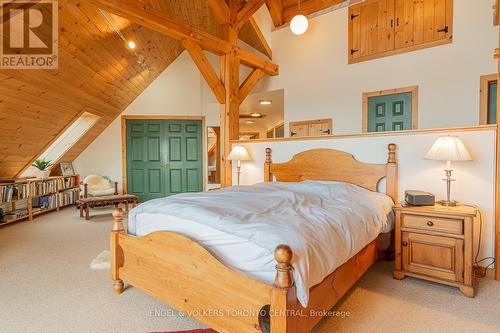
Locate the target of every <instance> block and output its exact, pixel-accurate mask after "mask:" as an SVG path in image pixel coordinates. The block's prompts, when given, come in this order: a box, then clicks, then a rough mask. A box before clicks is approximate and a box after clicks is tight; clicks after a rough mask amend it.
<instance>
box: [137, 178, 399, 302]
mask: <svg viewBox="0 0 500 333" xmlns="http://www.w3.org/2000/svg"><path fill="white" fill-rule="evenodd" d="M392 206H393V202H392V200H391V199H390V198H389V197H388V196H387V195H385V194H383V193H377V192H372V191H368V190H366V189H363V188H361V187H359V186H356V185H352V184H348V183H341V182H325V181H304V182H301V183H280V182H273V183H261V184H256V185H253V186H240V187H231V188H226V189H223V190H219V191H210V192H204V193H185V194H179V195H175V196H171V197H167V198H161V199H155V200H151V201H148V202H145V203H143V204H141V205H139V206H137V207H136V208H134V209H132V210H131V211H130V214H129V219H128V232H129V233H130V234H133V235H136V236H143V235H146V234H149V233H151V232H154V231H161V230H168V231H174V232H178V233H182V234H184V235H186V236H188V237H190V238H192V239H195V240H196V241H198V242H199V243H200V244H201V245H203V246H204V247H205V248H207V249H208V250H209V251H210V252H211V253H213V254H214V255H215V256H216V257H217V258H218V259H219V260H221V261H222V262H224V263H225V264H226V265H227V266H229V267H231V268H233V269H236V270H238V271H241V272H243V273H244V274H246V275H248V276H250V277H252V278H255V279H258V280H261V281H263V282H265V283H268V284H272V283H273V280H274V275H275V272H276V270H275V265H276V263H275V261H274V249H275V247H276V246H277V245H278V244H287V245H289V246H290V247H291V248H292V250H293V259H292V266H293V268H294V280H295V284H296V287H297V297H298V299H299V301H300V303H301V304H302V305H303V306H304V307H305V306H307V302H308V299H309V289H310V288H311V287H312V286H314V285H316V284H318V283H319V282H321V281H322V280H323V279H324V278H325V277H326V276H328V275H329V274H330V273H332V272H333V271H334V270H335V269H337V268H338V267H339V266H341V265H342V264H343V263H345V262H346V261H348V260H349V259H350V258H351V257H353V256H354V255H355V254H356V253H358V252H359V251H360V250H361V249H362V248H363V247H365V246H366V245H367V244H368V243H370V242H371V241H373V240H374V239H375V238H376V237H377V236H378V235H379V233H382V232H388V231H390V230H391V228H392V224H393V219H392Z"/></svg>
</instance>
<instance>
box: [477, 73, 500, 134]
mask: <svg viewBox="0 0 500 333" xmlns="http://www.w3.org/2000/svg"><path fill="white" fill-rule="evenodd" d="M497 82H498V75H497V74H491V75H484V76H481V98H480V103H481V105H480V113H479V124H480V125H487V124H496V123H497V86H498V85H497Z"/></svg>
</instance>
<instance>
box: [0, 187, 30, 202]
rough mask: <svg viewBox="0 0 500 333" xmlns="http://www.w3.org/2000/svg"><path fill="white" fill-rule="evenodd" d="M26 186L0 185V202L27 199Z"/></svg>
mask: <svg viewBox="0 0 500 333" xmlns="http://www.w3.org/2000/svg"><path fill="white" fill-rule="evenodd" d="M28 195H29V191H28V186H27V184H12V185H0V202H9V201H12V200H22V199H26V198H28Z"/></svg>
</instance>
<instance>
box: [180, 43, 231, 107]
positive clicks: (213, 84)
mask: <svg viewBox="0 0 500 333" xmlns="http://www.w3.org/2000/svg"><path fill="white" fill-rule="evenodd" d="M182 45H183V46H184V48H185V49H186V50H187V51H188V53H189V55H190V56H191V58H192V59H193V61H194V63H195V64H196V66H197V67H198V69H199V70H200V72H201V75H203V77H204V78H205V81H207V84H208V86H209V87H210V89H211V90H212V92H213V93H214V95H215V98H216V99H217V101H218V102H219V103H220V104H224V103H225V102H226V88H225V87H224V85H223V84H222V82H221V81H220V80H219V77H218V76H217V74H216V73H215V70H214V69H213V67H212V64H210V62H209V61H208V59H207V57H206V56H205V54H204V53H203V50H202V48H201V47H200V46H199V45H198V44H196V43H195V42H193V41H192V40H189V39H185V40H184V41H183V42H182Z"/></svg>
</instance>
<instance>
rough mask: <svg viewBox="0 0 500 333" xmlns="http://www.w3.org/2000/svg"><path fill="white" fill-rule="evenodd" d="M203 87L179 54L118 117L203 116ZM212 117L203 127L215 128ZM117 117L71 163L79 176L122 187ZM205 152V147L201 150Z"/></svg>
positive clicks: (185, 56)
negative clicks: (95, 177) (102, 177)
mask: <svg viewBox="0 0 500 333" xmlns="http://www.w3.org/2000/svg"><path fill="white" fill-rule="evenodd" d="M204 86H206V84H205V82H204V81H203V78H202V77H200V74H199V71H198V69H197V68H196V67H195V65H194V63H193V61H192V60H191V58H190V57H189V55H188V54H187V53H186V52H184V53H182V54H181V55H180V56H179V57H178V58H177V59H176V60H175V61H174V62H173V63H172V64H171V65H170V66H169V67H168V68H167V69H166V70H165V71H164V72H163V73H161V74H160V75H159V77H158V78H157V79H156V80H155V81H154V82H153V83H152V84H151V85H150V86H149V87H148V88H147V89H146V90H144V92H143V93H142V94H141V95H139V97H137V99H135V100H134V101H133V102H132V103H131V104H130V105H129V106H128V107H127V109H126V110H125V111H124V112H123V113H122V115H172V116H203V115H204V112H203V110H204V108H203V107H202V100H203V99H202V94H203V93H204V89H208V88H205V87H204ZM218 116H219V114H218V112H217V114H216V116H214V115H212V114H209V115H208V116H207V125H214V126H218V124H219V122H218V119H219V118H218ZM121 135H122V134H121V117H117V118H116V119H115V120H114V121H113V122H112V123H111V124H110V125H109V126H108V127H107V128H106V129H105V130H104V131H103V132H102V133H101V134H100V135H99V136H98V137H97V139H96V140H95V141H94V142H92V143H91V144H90V145H89V146H88V147H87V149H85V150H84V151H83V152H82V153H81V154H80V156H78V158H77V159H76V160H75V161H74V166H75V169H76V171H77V172H78V173H80V174H81V175H82V176H86V175H89V174H100V175H105V176H108V177H110V178H111V179H113V180H115V181H118V182H119V188H121V186H122V184H121V183H122V147H121ZM204 149H205V150H206V147H204Z"/></svg>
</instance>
